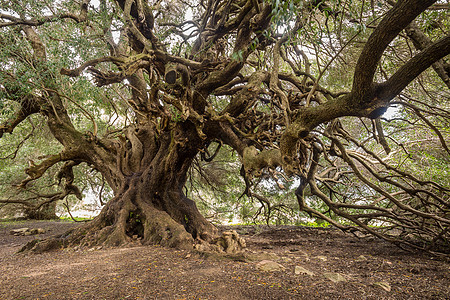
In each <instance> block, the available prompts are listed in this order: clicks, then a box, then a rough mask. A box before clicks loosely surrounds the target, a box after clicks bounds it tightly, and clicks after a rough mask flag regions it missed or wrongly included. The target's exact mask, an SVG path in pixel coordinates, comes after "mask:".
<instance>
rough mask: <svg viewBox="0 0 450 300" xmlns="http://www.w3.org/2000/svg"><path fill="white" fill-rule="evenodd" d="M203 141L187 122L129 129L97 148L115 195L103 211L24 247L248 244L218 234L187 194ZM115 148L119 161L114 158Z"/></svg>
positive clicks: (226, 247)
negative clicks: (106, 147) (112, 146)
mask: <svg viewBox="0 0 450 300" xmlns="http://www.w3.org/2000/svg"><path fill="white" fill-rule="evenodd" d="M94 143H95V142H94ZM201 143H202V139H200V138H199V137H198V136H197V134H196V130H195V127H194V126H193V125H192V124H191V125H189V122H186V123H183V124H182V123H179V124H178V125H177V126H176V128H174V129H172V130H171V131H168V132H163V133H161V134H160V135H158V134H156V128H154V127H153V128H152V127H151V126H148V125H147V126H142V127H141V128H133V130H128V131H127V132H126V138H124V139H123V141H122V143H121V144H117V145H116V151H112V152H110V153H108V156H106V155H105V153H104V152H103V151H102V150H103V149H102V148H98V147H97V148H95V147H93V148H92V149H94V150H96V151H95V153H92V158H93V161H95V162H96V163H97V164H99V165H98V166H96V168H97V169H99V170H101V171H102V172H103V173H104V175H105V177H106V178H107V180H108V181H109V183H110V185H111V186H112V187H113V189H114V192H115V196H114V197H113V198H112V199H111V200H110V201H109V202H108V203H107V205H106V206H105V207H104V209H103V210H102V212H101V213H100V215H99V216H97V217H96V218H95V219H94V220H93V221H91V222H89V223H87V224H85V225H83V226H81V227H79V228H77V229H75V230H73V231H71V232H70V233H68V234H67V235H65V236H64V239H62V238H61V239H59V240H56V241H52V242H49V241H46V242H45V243H44V244H39V243H38V244H36V245H34V244H32V245H28V246H27V247H26V248H32V247H34V248H33V249H34V250H36V251H42V250H46V248H48V247H50V248H53V247H55V246H56V247H58V246H70V245H78V244H80V245H81V246H87V247H93V246H96V245H106V246H119V245H124V244H128V243H132V242H140V243H141V244H144V245H147V244H160V245H162V246H168V247H176V248H182V249H193V248H195V249H198V250H212V251H219V252H222V251H223V252H227V253H232V252H237V251H240V250H241V249H242V248H243V247H245V242H244V240H243V239H241V238H240V237H238V235H237V234H236V233H235V232H224V233H223V234H222V235H219V233H218V230H217V228H216V227H215V226H214V225H212V224H211V223H210V222H208V221H207V220H206V219H205V218H204V217H203V216H202V215H201V214H200V212H199V211H198V209H197V207H196V205H195V202H194V201H192V200H191V199H188V198H187V197H186V195H185V194H184V193H183V187H184V185H185V182H186V174H187V171H188V169H189V167H190V165H191V162H192V160H193V158H194V157H195V155H196V154H197V152H198V149H200V147H199V146H201ZM121 150H124V151H121ZM112 153H114V154H115V156H116V157H115V158H116V160H113V159H111V156H112ZM114 161H115V163H114ZM100 164H102V166H100Z"/></svg>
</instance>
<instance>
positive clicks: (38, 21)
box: [0, 0, 90, 28]
mask: <svg viewBox="0 0 450 300" xmlns="http://www.w3.org/2000/svg"><path fill="white" fill-rule="evenodd" d="M89 2H90V0H83V1H82V2H81V8H80V12H79V14H74V13H70V12H66V13H60V14H56V15H51V16H43V17H39V18H31V19H25V18H17V17H15V16H11V15H8V14H4V13H0V19H4V20H8V21H9V22H3V23H0V28H2V27H7V26H14V25H27V26H34V27H36V26H40V25H43V24H45V23H50V22H56V21H58V20H63V19H71V20H74V21H75V22H77V23H81V22H85V21H86V20H87V12H88V6H89Z"/></svg>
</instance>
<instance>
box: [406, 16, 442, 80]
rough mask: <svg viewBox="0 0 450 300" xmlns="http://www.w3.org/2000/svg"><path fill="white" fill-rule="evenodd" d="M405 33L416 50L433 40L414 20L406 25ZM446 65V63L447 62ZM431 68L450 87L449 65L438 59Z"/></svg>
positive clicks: (420, 49) (423, 47) (422, 48)
mask: <svg viewBox="0 0 450 300" xmlns="http://www.w3.org/2000/svg"><path fill="white" fill-rule="evenodd" d="M406 33H407V35H408V37H409V38H410V39H411V40H412V42H413V44H414V46H415V47H416V49H417V50H419V51H422V50H424V49H425V48H426V47H428V46H430V45H431V44H433V42H432V41H431V40H430V38H428V37H427V36H426V35H425V34H424V33H423V32H422V31H421V30H420V29H419V27H418V26H417V24H416V23H415V22H412V23H411V24H409V25H408V27H406ZM447 65H448V63H447ZM433 69H434V71H435V72H436V74H438V76H439V77H440V78H441V79H442V81H443V82H444V83H445V85H447V87H448V88H449V89H450V74H449V72H450V67H448V66H447V68H446V63H445V62H444V61H443V60H438V61H436V62H435V63H434V64H433Z"/></svg>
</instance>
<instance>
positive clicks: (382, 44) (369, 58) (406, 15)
mask: <svg viewBox="0 0 450 300" xmlns="http://www.w3.org/2000/svg"><path fill="white" fill-rule="evenodd" d="M434 2H436V0H401V1H398V2H397V3H396V5H395V6H394V7H393V8H392V9H391V10H389V11H388V12H387V14H386V15H385V16H384V18H383V19H382V21H381V22H380V24H378V26H377V27H376V29H375V30H374V31H373V33H372V34H371V35H370V37H369V39H368V40H367V42H366V43H365V45H364V48H363V50H362V52H361V54H360V56H359V59H358V62H357V63H356V67H355V73H354V79H353V87H352V92H353V93H354V97H355V99H356V102H357V103H359V104H363V103H365V102H369V101H371V100H372V99H371V98H370V97H371V96H372V95H370V93H369V92H370V90H371V88H372V83H373V78H374V75H375V71H376V69H377V66H378V63H379V61H380V59H381V57H382V55H383V53H384V51H385V49H386V47H387V46H388V45H389V43H390V42H391V41H392V40H393V39H394V38H395V37H396V36H397V35H398V34H399V33H400V32H401V31H402V30H403V29H404V28H405V27H406V26H407V25H408V24H409V23H411V22H412V21H413V20H414V19H415V18H416V17H417V16H418V15H419V14H420V13H422V12H423V11H424V10H425V9H427V8H428V7H429V6H430V5H432V4H433V3H434ZM368 97H369V98H368Z"/></svg>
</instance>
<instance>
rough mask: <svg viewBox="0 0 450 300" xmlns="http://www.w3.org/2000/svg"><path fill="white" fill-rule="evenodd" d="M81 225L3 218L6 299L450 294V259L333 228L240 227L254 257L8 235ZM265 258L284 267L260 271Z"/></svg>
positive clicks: (1, 282) (1, 279)
mask: <svg viewBox="0 0 450 300" xmlns="http://www.w3.org/2000/svg"><path fill="white" fill-rule="evenodd" d="M73 226H78V224H77V223H71V222H19V223H17V222H13V223H11V222H0V299H2V300H3V299H227V300H228V299H450V263H449V262H445V261H443V260H439V259H437V258H433V257H430V256H429V255H425V254H413V253H408V252H405V251H402V250H400V249H398V248H396V247H394V246H392V245H390V244H387V243H385V242H382V241H380V240H375V239H373V238H364V239H358V238H356V237H354V236H352V235H347V234H344V233H342V232H340V231H338V230H335V229H331V228H327V229H323V228H307V227H294V226H283V227H270V228H269V227H267V226H239V227H233V229H235V230H237V231H238V232H239V233H240V234H241V235H242V236H244V237H245V239H246V241H247V246H248V248H247V254H246V255H245V259H243V258H239V257H238V258H234V259H230V258H223V257H217V256H208V255H202V254H199V253H196V252H190V251H180V250H175V249H166V248H162V247H158V246H151V247H142V246H137V247H127V248H113V249H97V248H95V249H64V250H60V251H56V252H50V253H44V254H33V255H30V254H28V255H23V254H15V252H16V251H17V250H19V249H20V248H21V247H22V246H23V245H24V244H25V243H26V242H28V241H30V240H32V239H34V238H35V237H36V236H13V235H10V234H9V232H10V230H11V229H15V228H21V227H29V228H44V229H46V230H50V231H48V232H47V233H46V234H43V235H40V236H39V238H43V237H46V236H49V235H53V234H60V233H63V232H65V231H66V230H67V229H69V228H72V227H73ZM262 260H271V261H275V262H277V263H279V264H280V265H282V266H283V267H284V268H285V269H282V270H280V271H273V272H265V271H261V270H260V269H259V268H258V263H259V262H260V261H262ZM296 266H297V273H299V272H298V271H299V270H298V269H299V268H298V267H303V268H304V269H306V270H307V271H310V272H311V273H310V274H311V275H308V274H303V273H300V274H296V272H295V270H296ZM327 273H339V274H340V277H338V278H339V280H342V281H339V282H333V281H331V280H330V279H328V278H327V277H326V275H327ZM380 282H382V283H383V284H380Z"/></svg>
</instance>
